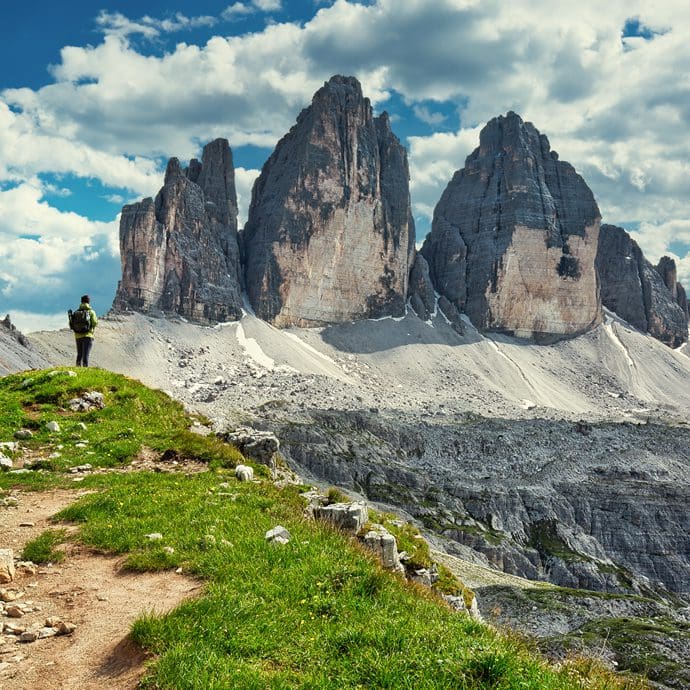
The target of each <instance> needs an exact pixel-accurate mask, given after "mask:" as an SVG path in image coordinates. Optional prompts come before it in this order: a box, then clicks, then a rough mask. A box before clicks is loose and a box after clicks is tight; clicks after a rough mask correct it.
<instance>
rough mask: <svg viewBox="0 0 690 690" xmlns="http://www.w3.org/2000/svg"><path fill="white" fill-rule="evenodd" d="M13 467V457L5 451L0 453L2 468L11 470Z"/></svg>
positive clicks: (0, 466) (0, 468)
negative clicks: (8, 455)
mask: <svg viewBox="0 0 690 690" xmlns="http://www.w3.org/2000/svg"><path fill="white" fill-rule="evenodd" d="M12 467H13V463H12V459H11V458H8V457H7V456H6V455H5V454H4V453H0V470H11V469H12Z"/></svg>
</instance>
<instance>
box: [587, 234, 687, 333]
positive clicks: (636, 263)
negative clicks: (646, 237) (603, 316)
mask: <svg viewBox="0 0 690 690" xmlns="http://www.w3.org/2000/svg"><path fill="white" fill-rule="evenodd" d="M596 265H597V271H598V272H599V280H600V282H601V298H602V301H603V303H604V306H605V307H607V308H608V309H610V310H611V311H614V312H616V314H618V316H620V317H621V318H622V319H625V320H626V321H627V322H628V323H629V324H631V325H632V326H635V328H637V329H639V330H641V331H642V332H644V333H649V335H651V336H652V337H654V338H656V339H657V340H660V341H661V342H662V343H665V344H666V345H668V346H669V347H678V346H680V345H682V344H683V343H684V342H686V341H687V339H688V303H687V298H686V296H685V290H684V289H683V286H682V285H681V284H680V283H679V282H677V270H676V262H675V261H674V260H673V259H672V258H671V257H669V256H663V257H661V260H660V261H659V264H658V266H656V267H654V266H653V265H652V264H651V263H650V262H649V261H647V259H645V257H644V255H643V254H642V250H641V249H640V247H639V246H638V244H637V242H635V240H634V239H633V238H632V237H631V236H630V235H629V234H628V233H627V232H626V231H625V230H624V229H623V228H619V227H617V226H615V225H602V226H601V232H600V234H599V251H598V254H597V262H596Z"/></svg>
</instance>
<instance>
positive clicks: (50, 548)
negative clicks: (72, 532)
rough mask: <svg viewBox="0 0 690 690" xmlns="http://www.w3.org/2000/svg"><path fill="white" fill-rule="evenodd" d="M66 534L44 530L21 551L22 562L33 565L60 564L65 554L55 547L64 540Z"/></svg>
mask: <svg viewBox="0 0 690 690" xmlns="http://www.w3.org/2000/svg"><path fill="white" fill-rule="evenodd" d="M66 534H67V532H66V530H64V529H49V530H46V531H45V532H43V534H41V535H39V536H38V537H36V539H33V540H32V541H30V542H28V543H27V544H26V546H25V547H24V549H23V550H22V560H24V561H33V562H34V563H62V561H64V560H65V553H64V551H60V549H56V548H55V547H56V546H57V545H58V544H61V543H62V542H63V541H64V540H65V535H66Z"/></svg>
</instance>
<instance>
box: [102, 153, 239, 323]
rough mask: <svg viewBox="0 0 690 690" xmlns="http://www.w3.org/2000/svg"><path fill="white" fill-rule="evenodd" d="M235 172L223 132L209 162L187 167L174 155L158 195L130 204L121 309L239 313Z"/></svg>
mask: <svg viewBox="0 0 690 690" xmlns="http://www.w3.org/2000/svg"><path fill="white" fill-rule="evenodd" d="M234 175H235V173H234V167H233V163H232V153H231V151H230V147H229V145H228V142H227V140H225V139H216V140H215V141H212V142H211V143H209V144H207V145H206V146H205V147H204V151H203V156H202V160H201V162H199V161H198V160H196V159H194V160H192V161H191V162H190V164H189V167H188V168H185V169H184V170H183V169H182V168H181V167H180V164H179V161H178V160H177V158H172V159H170V161H169V162H168V166H167V169H166V172H165V182H164V185H163V188H162V189H161V190H160V191H159V192H158V194H157V195H156V199H155V201H154V200H152V199H150V198H149V199H144V200H143V201H141V202H138V203H136V204H131V205H128V206H125V207H124V208H123V209H122V215H121V218H120V256H121V261H122V280H121V281H120V283H119V285H118V290H117V294H116V296H115V301H114V303H113V308H114V309H116V310H119V309H134V310H137V311H143V312H165V313H175V314H179V315H180V316H184V317H185V318H188V319H191V320H193V321H198V322H201V323H208V322H214V321H226V320H232V319H236V318H239V316H240V314H241V308H242V295H241V284H240V280H241V272H240V263H239V246H238V239H237V197H236V193H235V176H234Z"/></svg>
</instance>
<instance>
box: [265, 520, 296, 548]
mask: <svg viewBox="0 0 690 690" xmlns="http://www.w3.org/2000/svg"><path fill="white" fill-rule="evenodd" d="M266 541H269V542H271V543H273V544H287V543H288V542H289V541H290V532H288V531H287V530H286V529H285V527H283V526H281V525H277V526H276V527H274V528H273V529H269V530H268V532H266Z"/></svg>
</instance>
